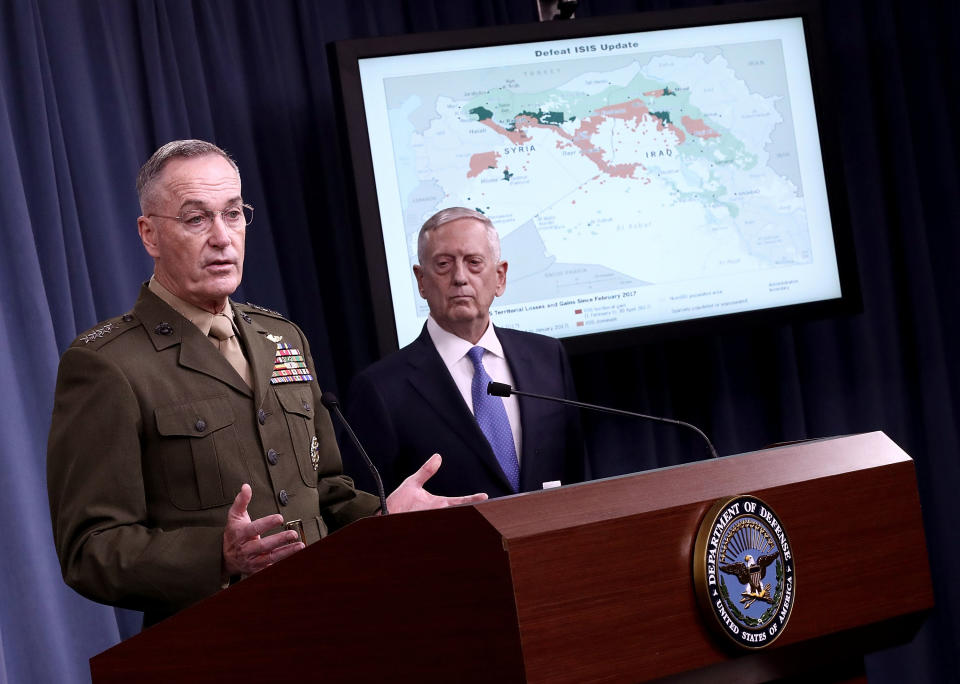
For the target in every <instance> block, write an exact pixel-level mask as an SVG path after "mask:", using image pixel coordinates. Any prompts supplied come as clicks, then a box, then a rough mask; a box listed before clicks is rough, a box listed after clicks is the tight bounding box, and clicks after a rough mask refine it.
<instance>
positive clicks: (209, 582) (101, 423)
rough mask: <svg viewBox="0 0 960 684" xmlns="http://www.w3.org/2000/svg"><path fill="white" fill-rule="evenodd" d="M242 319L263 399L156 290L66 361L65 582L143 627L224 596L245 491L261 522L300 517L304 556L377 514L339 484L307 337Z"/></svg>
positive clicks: (62, 403) (59, 536) (260, 312)
mask: <svg viewBox="0 0 960 684" xmlns="http://www.w3.org/2000/svg"><path fill="white" fill-rule="evenodd" d="M231 305H232V306H233V309H234V312H235V314H236V317H235V320H236V326H237V328H238V330H239V337H240V340H241V341H242V344H243V347H244V349H245V351H246V356H247V360H248V361H249V364H250V370H251V376H252V380H253V387H252V389H251V388H250V387H249V386H247V384H246V383H245V382H244V381H243V379H242V378H241V377H240V376H239V375H238V374H237V372H236V371H235V370H234V369H233V367H232V366H231V365H230V364H229V363H228V361H227V360H226V359H225V358H224V357H223V356H222V355H221V354H220V352H219V351H218V350H217V349H216V347H214V346H213V344H211V343H210V341H209V340H208V339H207V338H206V337H205V336H204V335H203V333H201V332H200V330H198V329H197V327H196V326H194V325H193V324H192V323H190V322H189V321H188V320H186V319H185V318H183V317H182V316H181V315H180V314H179V313H177V312H176V311H175V310H174V309H173V308H171V307H170V306H169V305H168V304H166V303H165V302H164V301H162V300H161V299H160V298H159V297H157V295H156V294H154V293H153V292H150V291H149V290H148V289H147V287H146V286H145V287H144V288H143V289H142V290H141V292H140V297H139V299H138V300H137V303H136V306H134V308H133V310H132V311H131V312H130V313H129V314H126V315H124V316H122V317H119V318H114V319H111V320H109V321H106V322H104V323H101V324H100V325H98V326H97V327H96V328H94V329H92V330H90V331H88V332H87V333H85V334H83V335H81V336H80V337H78V338H77V339H76V340H75V341H74V342H73V344H72V345H71V346H70V348H69V349H67V351H66V352H65V353H64V355H63V358H62V359H61V362H60V371H59V375H58V377H57V389H56V396H55V400H54V410H53V422H52V425H51V428H50V440H49V444H48V450H47V484H48V490H49V495H50V512H51V517H52V520H53V529H54V537H55V542H56V546H57V553H58V555H59V557H60V564H61V568H62V569H63V575H64V579H65V581H66V582H67V584H69V585H70V586H72V587H73V588H74V589H76V590H77V591H78V592H80V593H81V594H83V595H84V596H87V597H89V598H91V599H93V600H96V601H101V602H103V603H109V604H112V605H118V606H122V607H127V608H133V609H136V610H142V611H144V612H145V613H146V615H145V620H144V621H145V624H152V623H153V622H156V621H157V620H159V619H162V618H163V617H166V616H168V615H170V614H172V613H174V612H176V611H178V610H180V609H182V608H184V607H186V606H188V605H190V604H191V603H193V602H195V601H197V600H199V599H201V598H204V597H206V596H209V595H210V594H213V593H214V592H216V591H217V590H219V589H220V588H221V583H222V578H221V562H222V553H223V552H222V535H223V528H224V524H225V521H226V515H227V511H228V510H229V508H230V504H231V503H232V502H233V499H234V497H235V496H236V495H237V492H239V490H240V485H241V484H243V483H244V482H246V483H249V484H250V486H251V487H252V489H253V500H252V501H251V502H250V506H249V508H248V511H249V514H250V518H251V519H252V520H256V519H257V518H260V517H263V516H265V515H269V514H272V513H281V514H282V515H283V516H284V519H285V520H294V519H300V520H302V521H303V524H304V536H305V541H306V542H307V543H308V544H309V543H312V542H314V541H316V540H318V539H319V538H321V537H322V536H324V535H326V534H327V532H328V531H332V530H334V529H337V528H339V527H342V526H343V525H345V524H347V523H349V522H351V521H353V520H356V519H358V518H361V517H364V516H367V515H370V514H372V513H374V512H375V511H376V509H377V507H378V500H377V499H376V497H373V496H371V495H370V494H367V493H365V492H360V491H358V490H356V489H355V488H354V486H353V482H352V481H351V480H350V478H348V477H346V476H345V475H343V473H342V467H341V463H340V454H339V451H338V450H337V445H336V442H335V440H334V436H333V427H332V425H331V422H330V416H329V414H328V413H327V411H326V409H324V408H323V407H322V406H321V405H320V389H319V387H318V385H317V382H316V379H315V378H316V371H315V369H314V366H313V360H312V358H311V357H310V350H309V348H308V345H307V341H306V339H305V338H304V336H303V333H302V332H301V330H300V329H299V328H298V327H297V326H296V325H294V324H293V323H291V322H290V321H288V320H286V319H284V318H283V317H282V316H280V315H279V314H277V313H275V312H272V311H268V310H266V309H262V308H260V307H256V306H252V305H242V304H237V303H233V302H231ZM278 360H279V361H281V362H282V363H283V364H285V367H286V368H294V370H293V371H290V370H285V369H283V368H282V367H281V366H280V365H279V364H278V363H277V362H278ZM297 366H305V368H303V369H296V367H297Z"/></svg>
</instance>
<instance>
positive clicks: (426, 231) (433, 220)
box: [417, 207, 500, 265]
mask: <svg viewBox="0 0 960 684" xmlns="http://www.w3.org/2000/svg"><path fill="white" fill-rule="evenodd" d="M463 218H469V219H475V220H477V221H479V222H480V223H482V224H483V226H484V228H486V229H487V240H488V241H489V243H490V253H491V254H493V260H494V261H495V262H499V261H500V235H498V234H497V229H496V227H495V226H494V225H493V221H491V220H490V219H489V218H487V215H486V214H484V213H483V212H480V211H474V210H473V209H467V208H466V207H448V208H446V209H441V210H440V211H438V212H437V213H436V214H434V215H433V216H431V217H430V218H428V219H427V220H426V221H424V223H423V226H422V227H421V228H420V235H418V236H417V261H418V262H419V263H420V264H421V265H422V264H423V260H424V257H425V256H426V250H427V238H428V237H429V236H430V233H432V232H433V231H435V230H436V229H437V228H439V227H440V226H442V225H445V224H447V223H451V222H452V221H456V220H458V219H463Z"/></svg>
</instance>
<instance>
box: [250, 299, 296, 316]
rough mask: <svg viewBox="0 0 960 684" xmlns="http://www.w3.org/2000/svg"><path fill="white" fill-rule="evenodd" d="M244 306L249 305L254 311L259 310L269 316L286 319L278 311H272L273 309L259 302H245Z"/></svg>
mask: <svg viewBox="0 0 960 684" xmlns="http://www.w3.org/2000/svg"><path fill="white" fill-rule="evenodd" d="M245 306H249V307H250V308H251V309H253V310H254V311H259V312H260V313H265V314H269V315H271V316H276V317H277V318H283V319H286V317H285V316H284V315H283V314H282V313H280V312H279V311H274V310H273V309H268V308H267V307H265V306H260V305H259V304H254V303H253V302H247V303H246V305H245Z"/></svg>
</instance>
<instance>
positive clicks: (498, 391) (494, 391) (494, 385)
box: [487, 382, 718, 458]
mask: <svg viewBox="0 0 960 684" xmlns="http://www.w3.org/2000/svg"><path fill="white" fill-rule="evenodd" d="M487 394H491V395H493V396H495V397H509V396H510V395H511V394H516V395H517V396H518V397H532V398H534V399H546V400H547V401H555V402H557V403H560V404H567V405H568V406H576V407H577V408H585V409H590V410H591V411H600V412H602V413H612V414H614V415H616V416H628V417H630V418H645V419H646V420H655V421H657V422H658V423H672V424H673V425H682V426H684V427H688V428H690V429H691V430H693V431H694V432H696V433H697V434H698V435H700V436H701V437H703V441H705V442H706V443H707V447H709V449H710V456H712V457H713V458H718V456H717V450H716V449H714V448H713V444H712V443H711V442H710V438H709V437H707V436H706V434H704V432H703V430H701V429H700V428H698V427H697V426H696V425H691V424H690V423H685V422H684V421H682V420H674V419H673V418H660V417H659V416H648V415H646V414H644V413H635V412H633V411H623V410H621V409H615V408H609V407H607V406H597V405H596V404H586V403H584V402H582V401H574V400H573V399H565V398H563V397H550V396H547V395H545V394H534V393H533V392H521V391H520V390H516V389H513V388H512V387H511V386H510V385H508V384H507V383H505V382H490V383H488V384H487Z"/></svg>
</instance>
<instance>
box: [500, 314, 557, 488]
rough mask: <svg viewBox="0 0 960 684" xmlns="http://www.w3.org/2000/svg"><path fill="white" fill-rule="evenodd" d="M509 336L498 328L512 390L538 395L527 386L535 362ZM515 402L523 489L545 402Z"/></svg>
mask: <svg viewBox="0 0 960 684" xmlns="http://www.w3.org/2000/svg"><path fill="white" fill-rule="evenodd" d="M511 332H512V331H511V330H505V329H503V328H497V338H498V339H499V340H500V345H501V346H502V347H503V354H504V356H506V358H507V365H508V366H510V374H511V375H512V376H513V384H514V389H518V390H522V391H526V392H537V391H538V388H537V387H533V386H531V384H530V383H532V382H535V380H534V378H536V376H537V373H535V372H534V371H533V369H534V367H535V366H536V364H537V359H536V358H535V357H534V356H533V355H532V354H530V353H529V349H528V348H527V347H526V345H523V344H520V343H519V340H517V338H516V337H514V336H513V335H512V334H511ZM517 402H518V405H519V407H520V428H521V430H522V433H523V437H522V445H521V451H520V453H521V456H520V481H521V486H522V485H523V473H524V464H529V459H530V458H533V454H534V452H535V449H536V445H535V444H533V443H532V439H533V434H534V432H535V431H534V430H533V427H532V426H533V425H536V424H537V421H538V420H540V417H541V416H542V415H543V413H544V412H545V410H546V406H545V404H546V402H545V401H544V400H543V399H531V398H529V397H517Z"/></svg>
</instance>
